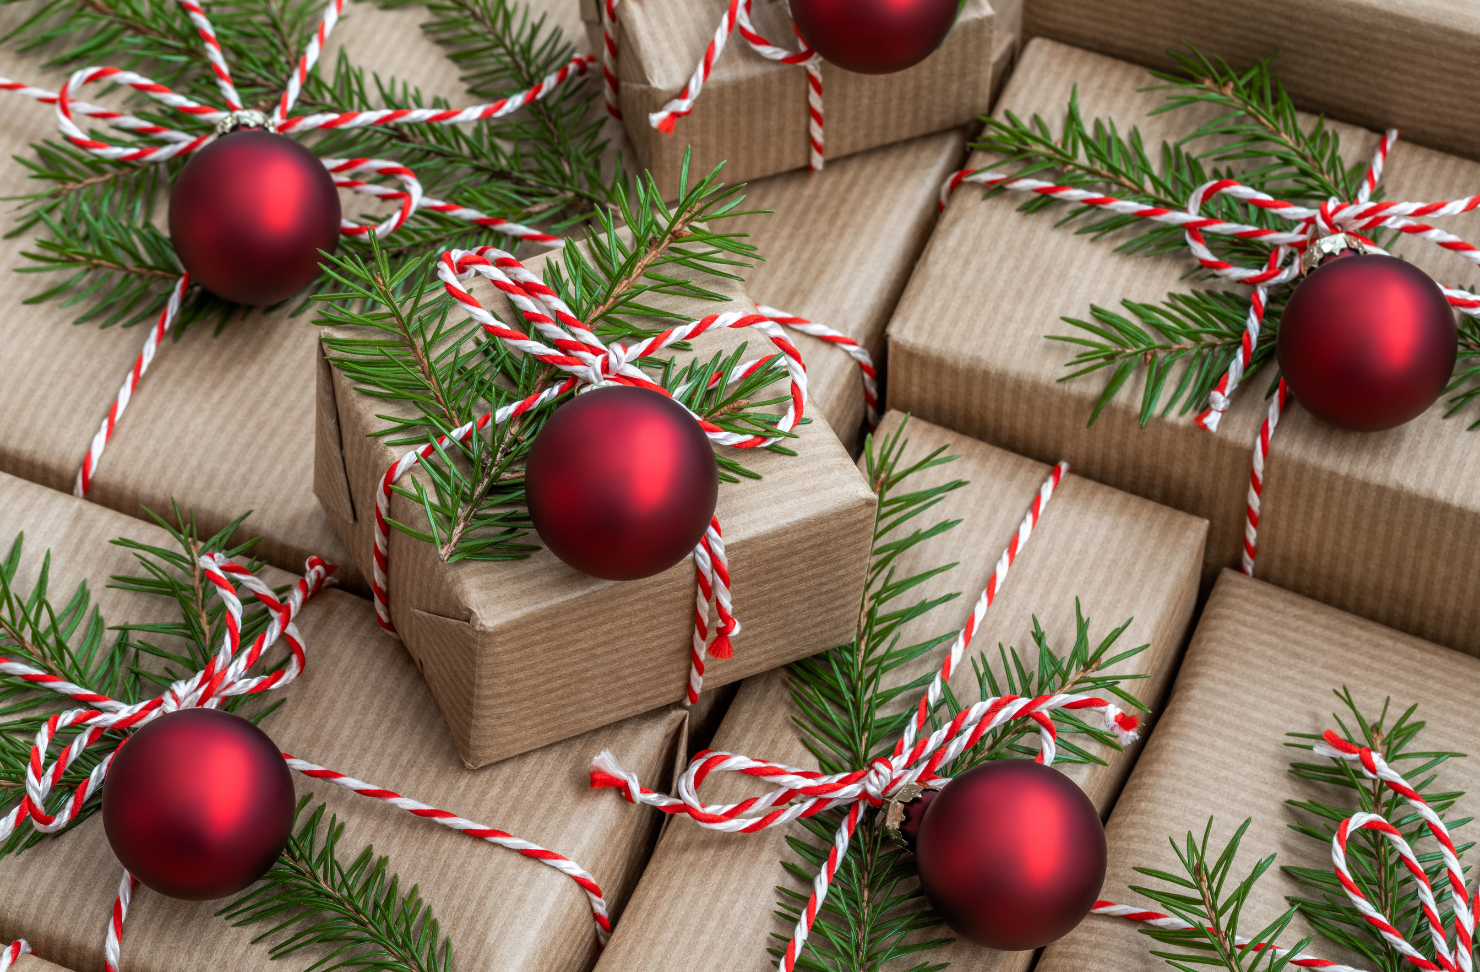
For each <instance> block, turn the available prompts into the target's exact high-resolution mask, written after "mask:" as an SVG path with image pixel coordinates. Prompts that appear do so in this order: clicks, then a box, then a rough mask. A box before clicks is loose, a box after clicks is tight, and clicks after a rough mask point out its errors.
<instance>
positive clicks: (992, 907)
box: [915, 759, 1105, 951]
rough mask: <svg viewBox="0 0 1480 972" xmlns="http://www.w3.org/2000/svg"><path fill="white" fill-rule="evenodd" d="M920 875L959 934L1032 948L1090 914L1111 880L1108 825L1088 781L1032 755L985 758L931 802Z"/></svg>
mask: <svg viewBox="0 0 1480 972" xmlns="http://www.w3.org/2000/svg"><path fill="white" fill-rule="evenodd" d="M915 864H916V867H917V868H918V869H919V872H920V884H921V886H922V887H923V888H924V890H925V895H926V897H927V898H929V899H930V904H931V906H932V907H934V908H935V910H936V912H937V913H938V914H939V915H940V916H941V918H943V919H944V920H945V923H946V924H947V925H950V926H951V928H952V930H954V931H955V932H956V933H957V934H959V935H961V936H963V937H965V938H969V939H971V940H972V941H974V942H976V943H978V944H980V945H986V946H987V947H989V948H997V949H1002V950H1004V951H1022V950H1024V949H1030V948H1039V947H1040V946H1043V945H1047V944H1048V943H1049V942H1052V941H1054V940H1056V939H1058V938H1061V937H1063V936H1064V935H1065V934H1067V933H1068V932H1069V931H1070V930H1071V929H1073V928H1074V926H1075V925H1078V924H1079V923H1080V922H1081V921H1083V920H1084V917H1085V915H1087V914H1089V910H1090V908H1092V907H1093V906H1094V903H1095V899H1096V898H1097V897H1098V896H1099V893H1100V886H1101V885H1102V884H1104V881H1105V831H1104V828H1103V827H1102V826H1101V825H1100V815H1099V814H1098V813H1096V812H1095V808H1094V805H1093V804H1091V803H1090V802H1089V798H1088V797H1086V796H1085V795H1084V791H1082V790H1080V789H1079V787H1077V786H1075V785H1074V783H1073V782H1072V781H1071V780H1069V779H1068V777H1066V776H1064V775H1063V774H1062V773H1060V772H1058V771H1057V770H1055V769H1053V768H1051V767H1048V766H1043V765H1040V764H1038V763H1033V762H1029V761H1028V760H1022V759H1003V760H994V761H992V762H988V763H982V764H981V765H979V766H976V767H974V768H972V769H970V770H967V771H966V772H965V773H962V774H961V775H960V776H958V777H956V778H955V779H954V780H952V781H951V782H950V783H949V784H948V785H947V786H946V787H945V788H944V789H942V790H941V791H940V794H939V795H938V796H936V797H935V798H934V800H932V801H931V802H930V804H929V806H928V807H926V809H925V813H924V816H923V819H922V820H921V821H920V824H919V836H918V838H917V841H916V845H915Z"/></svg>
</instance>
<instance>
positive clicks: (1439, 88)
mask: <svg viewBox="0 0 1480 972" xmlns="http://www.w3.org/2000/svg"><path fill="white" fill-rule="evenodd" d="M993 6H994V7H998V5H997V4H993ZM1022 11H1023V12H1022V29H1023V31H1024V33H1025V35H1026V36H1029V37H1035V36H1041V37H1051V38H1053V39H1055V40H1059V41H1063V42H1064V43H1067V44H1073V45H1075V46H1077V47H1083V48H1085V49H1087V50H1092V51H1098V52H1100V53H1102V54H1109V55H1111V56H1114V57H1120V58H1125V59H1126V60H1129V61H1134V62H1136V63H1137V64H1148V65H1151V66H1154V67H1159V68H1170V67H1172V66H1173V62H1172V59H1171V58H1170V57H1169V56H1168V52H1169V51H1176V50H1180V49H1184V48H1185V45H1186V44H1188V43H1192V44H1195V45H1197V46H1198V47H1199V48H1201V49H1202V50H1204V51H1210V52H1212V51H1215V52H1217V53H1218V54H1219V55H1220V56H1222V57H1224V58H1226V59H1227V60H1228V61H1230V62H1231V63H1233V65H1234V66H1235V67H1239V68H1244V67H1247V66H1249V65H1250V64H1252V63H1254V62H1255V61H1258V60H1260V59H1261V58H1265V57H1268V56H1270V55H1271V54H1275V53H1276V50H1278V54H1277V56H1276V57H1275V58H1274V67H1275V70H1276V71H1278V72H1279V75H1280V79H1281V80H1282V81H1283V82H1284V83H1285V85H1286V86H1287V87H1288V88H1289V90H1290V93H1291V94H1292V95H1294V96H1295V99H1296V101H1297V102H1298V103H1299V105H1300V106H1301V107H1302V108H1305V109H1307V110H1310V111H1320V112H1324V113H1326V114H1329V115H1332V116H1334V117H1336V118H1341V119H1344V120H1346V121H1350V122H1352V123H1354V124H1358V125H1366V126H1368V127H1370V128H1374V129H1379V130H1381V129H1383V128H1386V127H1388V126H1390V125H1396V126H1397V127H1398V128H1400V129H1402V130H1403V135H1404V137H1405V138H1410V139H1412V140H1413V141H1416V142H1418V143H1419V144H1420V145H1427V146H1430V147H1432V148H1439V149H1444V150H1446V151H1449V152H1455V153H1458V154H1459V155H1463V156H1466V157H1468V158H1480V129H1476V127H1475V126H1474V125H1470V124H1465V123H1463V122H1459V120H1460V119H1465V118H1467V117H1468V113H1469V110H1470V105H1472V104H1474V101H1475V98H1476V96H1477V95H1480V66H1476V65H1475V64H1474V61H1473V58H1471V57H1470V56H1469V52H1470V51H1472V50H1474V49H1475V45H1476V44H1477V43H1480V8H1477V7H1476V6H1475V5H1474V4H1471V3H1467V2H1465V0H1404V2H1403V3H1371V2H1368V0H1319V2H1309V0H1297V2H1294V3H1289V2H1281V0H1176V2H1174V3H1168V2H1166V0H1109V2H1106V0H1029V2H1027V3H1026V4H1024V5H1023V8H1022ZM997 12H998V24H999V25H1000V24H1001V23H1002V11H1001V9H1000V8H998V11H997ZM999 29H1000V27H999ZM1369 59H1373V60H1371V61H1370V63H1373V64H1377V63H1383V64H1388V65H1393V64H1402V65H1403V70H1401V71H1392V70H1382V69H1374V70H1371V71H1366V72H1364V73H1363V77H1362V81H1361V83H1360V84H1353V83H1352V79H1351V75H1350V73H1349V71H1348V67H1349V66H1350V65H1351V64H1354V63H1356V62H1357V61H1363V62H1368V61H1369ZM1457 122H1459V123H1457Z"/></svg>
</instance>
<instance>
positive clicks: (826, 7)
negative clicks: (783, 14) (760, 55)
mask: <svg viewBox="0 0 1480 972" xmlns="http://www.w3.org/2000/svg"><path fill="white" fill-rule="evenodd" d="M957 9H958V0H791V16H792V19H793V20H794V21H796V25H797V32H798V33H799V34H801V35H802V40H804V41H806V42H807V45H808V46H809V47H811V48H812V49H813V50H814V51H816V52H817V53H819V54H821V55H822V56H823V57H824V58H825V59H826V60H828V61H830V62H831V63H833V64H836V65H837V66H838V67H840V68H843V69H844V70H846V71H854V72H857V73H858V74H892V73H894V72H895V71H903V70H904V69H905V68H907V67H913V66H914V65H916V64H919V63H920V62H921V61H923V60H925V58H927V57H929V56H930V55H931V54H932V53H933V52H934V51H935V49H936V48H937V47H939V46H940V45H941V42H943V41H944V40H945V39H946V35H947V34H949V33H950V32H951V26H952V25H953V24H954V23H955V22H956V11H957Z"/></svg>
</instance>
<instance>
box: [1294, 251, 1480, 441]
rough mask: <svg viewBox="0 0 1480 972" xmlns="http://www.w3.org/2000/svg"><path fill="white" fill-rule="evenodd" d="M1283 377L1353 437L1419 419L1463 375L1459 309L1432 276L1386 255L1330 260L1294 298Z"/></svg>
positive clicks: (1305, 403)
mask: <svg viewBox="0 0 1480 972" xmlns="http://www.w3.org/2000/svg"><path fill="white" fill-rule="evenodd" d="M1275 351H1276V354H1277V356H1278V358H1279V362H1280V372H1281V373H1282V374H1283V375H1284V376H1285V383H1286V384H1287V385H1288V386H1289V388H1290V392H1291V393H1292V394H1293V395H1294V396H1295V400H1296V401H1298V402H1299V403H1300V404H1301V405H1303V406H1304V407H1305V408H1306V409H1307V410H1308V411H1310V412H1311V414H1313V415H1315V416H1317V417H1318V418H1323V419H1325V420H1326V421H1327V422H1330V423H1331V424H1332V425H1336V426H1339V427H1341V428H1343V429H1350V430H1351V431H1353V432H1379V431H1381V430H1383V429H1391V428H1393V427H1395V426H1399V425H1402V424H1403V423H1404V422H1408V421H1410V420H1412V419H1414V418H1417V417H1418V416H1419V415H1420V414H1421V413H1422V412H1423V411H1424V410H1425V409H1427V408H1428V407H1429V406H1430V405H1432V404H1434V402H1435V401H1437V400H1438V398H1439V396H1440V395H1441V394H1443V392H1444V388H1445V386H1446V385H1448V384H1449V379H1450V377H1451V376H1452V375H1453V374H1454V361H1455V357H1456V355H1457V354H1458V351H1459V335H1458V331H1457V329H1456V327H1455V323H1454V310H1453V309H1452V308H1451V307H1450V306H1449V301H1448V300H1447V299H1445V297H1444V292H1443V291H1442V290H1440V289H1439V285H1438V284H1436V283H1434V281H1433V280H1431V279H1430V278H1429V275H1428V274H1426V273H1424V272H1423V271H1422V270H1420V269H1418V268H1417V267H1415V266H1413V265H1412V264H1410V263H1406V262H1404V261H1402V260H1399V259H1398V258H1397V257H1390V256H1383V255H1381V254H1367V255H1360V256H1343V257H1341V258H1340V259H1328V260H1327V261H1326V262H1325V263H1323V264H1321V266H1319V267H1317V268H1316V269H1315V270H1312V271H1311V272H1310V274H1309V275H1308V276H1306V278H1305V279H1304V280H1302V281H1301V282H1300V284H1299V286H1297V287H1296V288H1295V292H1294V293H1292V294H1291V295H1290V300H1289V302H1288V303H1286V304H1285V312H1284V314H1283V315H1282V316H1281V317H1280V329H1279V333H1278V335H1277V336H1276V339H1275Z"/></svg>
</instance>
